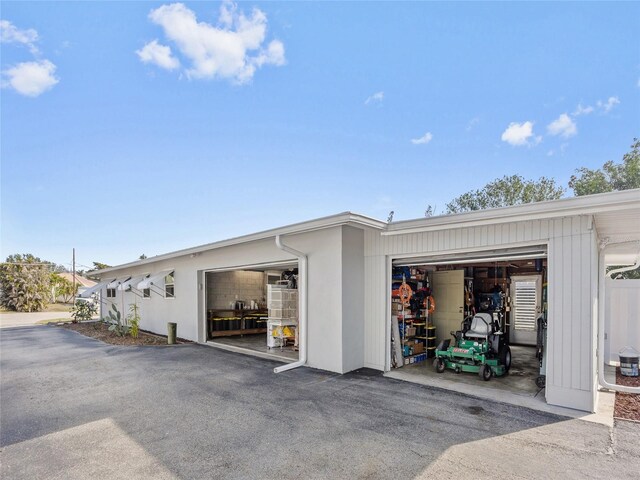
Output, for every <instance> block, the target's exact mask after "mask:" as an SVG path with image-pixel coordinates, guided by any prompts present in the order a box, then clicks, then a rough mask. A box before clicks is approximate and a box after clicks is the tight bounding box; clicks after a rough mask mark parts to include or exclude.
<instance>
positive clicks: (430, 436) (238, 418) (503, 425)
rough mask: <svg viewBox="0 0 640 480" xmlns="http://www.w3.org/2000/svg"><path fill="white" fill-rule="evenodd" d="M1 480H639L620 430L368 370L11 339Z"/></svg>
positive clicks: (0, 436)
mask: <svg viewBox="0 0 640 480" xmlns="http://www.w3.org/2000/svg"><path fill="white" fill-rule="evenodd" d="M0 360H1V361H0V368H1V371H0V373H1V379H0V395H1V402H2V404H1V411H0V449H1V452H0V460H1V467H0V474H1V475H0V476H2V478H11V479H33V478H56V479H57V478H61V479H62V478H65V479H66V478H71V479H86V478H92V479H102V478H104V479H107V478H109V479H110V478H123V479H125V478H127V479H131V478H144V479H146V478H149V479H151V478H154V479H165V478H166V479H196V478H233V479H236V478H237V479H241V478H261V479H269V478H273V479H276V478H278V479H281V478H291V479H294V478H295V479H300V478H322V479H327V478H402V479H412V478H447V479H449V478H453V477H454V476H455V478H487V477H493V478H501V477H502V478H540V477H546V478H554V477H557V478H560V477H561V478H637V477H636V476H637V472H638V471H640V425H637V424H631V423H626V422H622V423H616V425H615V426H614V427H613V428H609V427H607V426H604V425H600V424H595V423H590V422H585V421H582V420H577V419H567V418H564V417H558V416H554V415H551V414H548V413H542V412H535V411H532V410H528V409H524V408H521V407H514V406H509V405H504V404H499V403H490V402H486V401H481V400H477V399H474V398H471V397H466V396H463V395H459V394H456V393H454V392H445V391H441V390H437V389H433V388H429V387H424V386H420V385H414V384H410V383H406V382H402V381H398V380H394V379H389V378H385V377H383V376H381V375H380V374H378V373H376V372H371V371H366V370H365V371H361V372H356V373H352V374H348V375H344V376H339V375H333V374H328V373H326V372H320V371H315V370H312V369H297V370H293V371H290V372H285V373H282V374H278V375H276V374H274V373H273V367H274V365H276V364H275V363H273V362H271V361H268V360H262V359H258V358H253V357H248V356H243V355H240V354H235V353H231V352H225V351H221V350H217V349H214V348H211V347H206V346H200V345H179V346H174V347H119V346H112V345H105V344H103V343H101V342H98V341H97V340H93V339H89V338H86V337H83V336H81V335H79V334H77V333H75V332H72V331H68V330H65V329H62V328H56V327H31V328H13V329H5V330H2V331H1V332H0Z"/></svg>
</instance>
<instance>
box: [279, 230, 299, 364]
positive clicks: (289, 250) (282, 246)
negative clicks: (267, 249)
mask: <svg viewBox="0 0 640 480" xmlns="http://www.w3.org/2000/svg"><path fill="white" fill-rule="evenodd" d="M276 246H277V247H278V248H279V249H280V250H282V251H284V252H287V253H290V254H292V255H295V256H296V257H298V296H299V301H300V316H299V320H298V355H299V356H298V361H296V362H293V363H288V364H286V365H282V366H280V367H276V368H274V369H273V371H274V372H275V373H280V372H286V371H287V370H291V369H293V368H298V367H302V366H304V365H305V364H306V363H307V255H306V254H304V253H302V252H300V251H299V250H296V249H294V248H291V247H289V246H287V245H285V244H284V243H282V239H281V238H280V235H276Z"/></svg>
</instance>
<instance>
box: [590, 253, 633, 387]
mask: <svg viewBox="0 0 640 480" xmlns="http://www.w3.org/2000/svg"><path fill="white" fill-rule="evenodd" d="M623 243H637V242H623ZM609 245H616V244H607V243H603V244H602V245H601V246H600V258H599V260H598V270H599V271H598V355H597V359H598V381H599V383H600V386H602V387H605V388H609V389H611V390H615V391H617V392H624V393H640V387H626V386H624V385H618V384H615V383H609V382H607V381H606V380H605V378H604V363H605V358H604V316H605V308H604V301H605V295H604V289H605V288H606V279H607V278H608V277H609V278H610V277H611V275H613V274H614V273H621V272H626V271H629V270H635V269H636V268H638V267H640V255H639V256H638V258H636V263H635V265H633V266H632V267H622V268H618V269H616V270H611V271H610V272H608V273H607V269H606V265H605V262H604V251H605V248H606V247H607V246H609Z"/></svg>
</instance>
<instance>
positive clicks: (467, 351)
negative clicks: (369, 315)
mask: <svg viewBox="0 0 640 480" xmlns="http://www.w3.org/2000/svg"><path fill="white" fill-rule="evenodd" d="M392 264H393V268H392V278H391V292H390V295H391V300H390V303H391V310H392V312H391V319H392V321H391V349H390V350H391V358H390V366H391V370H392V372H398V373H399V374H400V373H401V376H402V378H403V379H407V380H416V379H419V380H420V383H426V384H433V385H436V386H441V387H444V388H451V387H453V388H454V389H456V390H460V388H458V387H454V384H455V385H457V386H459V385H469V386H476V387H481V388H482V389H483V390H486V389H487V388H488V389H494V390H497V391H510V392H512V393H515V394H518V395H524V396H529V397H540V398H541V399H544V391H543V390H544V380H545V372H546V363H545V351H544V350H545V344H546V330H547V296H546V291H547V267H548V265H547V254H546V246H535V247H527V248H520V249H509V250H493V251H487V252H480V253H479V252H475V253H466V254H463V255H461V254H458V255H440V256H432V257H421V258H405V259H395V260H394V261H393V262H392ZM394 376H397V375H394Z"/></svg>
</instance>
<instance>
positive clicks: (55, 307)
mask: <svg viewBox="0 0 640 480" xmlns="http://www.w3.org/2000/svg"><path fill="white" fill-rule="evenodd" d="M72 306H73V305H71V304H70V303H50V304H49V305H47V308H45V309H44V310H43V312H68V311H69V309H70V308H71V307H72Z"/></svg>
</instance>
